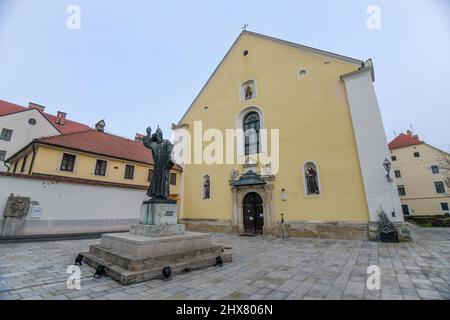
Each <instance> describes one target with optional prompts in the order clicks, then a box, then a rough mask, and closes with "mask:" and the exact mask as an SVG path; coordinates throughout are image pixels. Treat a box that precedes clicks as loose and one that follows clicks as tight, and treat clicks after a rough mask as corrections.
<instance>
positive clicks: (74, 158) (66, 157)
mask: <svg viewBox="0 0 450 320" xmlns="http://www.w3.org/2000/svg"><path fill="white" fill-rule="evenodd" d="M6 161H7V162H8V163H10V167H9V170H8V172H9V173H11V174H21V175H31V176H35V177H38V176H40V177H50V178H63V179H65V180H67V179H70V180H71V181H72V182H78V183H83V182H85V183H87V184H92V183H94V184H95V183H99V184H102V185H105V184H111V185H114V186H124V187H133V186H137V187H148V185H149V182H150V180H151V176H152V172H153V158H152V152H151V151H150V150H149V149H148V148H146V147H145V146H144V144H143V143H142V141H135V140H131V139H127V138H123V137H120V136H117V135H113V134H110V133H106V132H104V131H102V129H98V130H94V129H88V130H84V131H79V132H73V133H67V134H62V135H54V136H48V137H40V138H37V139H34V140H33V141H31V142H30V143H29V144H27V145H26V146H25V147H23V148H22V149H21V150H19V151H18V152H16V153H15V154H14V155H12V156H11V157H10V158H8V159H6ZM181 171H182V170H181V167H179V166H178V165H175V166H174V168H173V169H172V173H171V179H170V180H171V181H170V183H171V195H172V197H173V199H178V196H179V181H180V174H181Z"/></svg>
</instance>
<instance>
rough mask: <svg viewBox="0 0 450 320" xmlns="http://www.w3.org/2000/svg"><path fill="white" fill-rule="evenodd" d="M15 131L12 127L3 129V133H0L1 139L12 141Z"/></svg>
mask: <svg viewBox="0 0 450 320" xmlns="http://www.w3.org/2000/svg"><path fill="white" fill-rule="evenodd" d="M12 134H13V131H12V130H10V129H2V133H1V135H0V140H4V141H11V137H12Z"/></svg>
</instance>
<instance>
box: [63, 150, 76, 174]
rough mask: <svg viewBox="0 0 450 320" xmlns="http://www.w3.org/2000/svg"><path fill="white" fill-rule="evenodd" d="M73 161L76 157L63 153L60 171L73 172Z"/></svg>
mask: <svg viewBox="0 0 450 320" xmlns="http://www.w3.org/2000/svg"><path fill="white" fill-rule="evenodd" d="M75 159H76V156H75V155H74V154H69V153H64V154H63V157H62V160H61V167H60V170H61V171H70V172H73V171H74V169H75Z"/></svg>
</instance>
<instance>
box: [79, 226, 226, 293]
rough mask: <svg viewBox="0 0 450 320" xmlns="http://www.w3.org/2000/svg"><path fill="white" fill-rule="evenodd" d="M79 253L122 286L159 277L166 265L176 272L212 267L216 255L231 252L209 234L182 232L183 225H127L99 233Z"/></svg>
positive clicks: (223, 255) (223, 256) (222, 255)
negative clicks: (97, 239)
mask: <svg viewBox="0 0 450 320" xmlns="http://www.w3.org/2000/svg"><path fill="white" fill-rule="evenodd" d="M164 229H165V230H164ZM164 233H165V234H167V235H161V234H164ZM81 254H82V255H83V256H84V261H85V262H86V263H87V264H89V265H90V266H92V267H94V268H96V267H97V266H98V265H104V266H105V270H106V274H107V275H108V276H110V277H111V278H113V279H115V280H117V281H119V282H120V283H122V284H124V285H129V284H133V283H138V282H143V281H147V280H151V279H157V278H158V279H160V278H161V274H162V270H163V268H164V267H166V266H170V267H171V269H172V273H173V274H176V273H180V272H182V271H183V270H184V269H186V268H189V269H193V270H194V269H199V268H203V267H209V266H214V265H215V264H216V257H218V256H221V257H222V259H223V262H230V261H231V260H232V254H231V251H230V250H227V249H222V247H221V246H218V245H214V244H213V243H212V241H211V235H210V234H207V233H197V232H185V231H184V225H176V226H173V225H172V226H167V227H161V225H159V226H154V225H153V226H151V225H150V226H149V225H135V226H131V229H130V232H128V233H113V234H105V235H103V236H102V239H101V243H100V244H98V245H91V246H90V248H89V252H85V253H81Z"/></svg>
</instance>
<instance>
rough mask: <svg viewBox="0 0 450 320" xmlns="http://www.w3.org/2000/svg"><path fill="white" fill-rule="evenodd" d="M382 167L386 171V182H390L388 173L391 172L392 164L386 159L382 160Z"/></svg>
mask: <svg viewBox="0 0 450 320" xmlns="http://www.w3.org/2000/svg"><path fill="white" fill-rule="evenodd" d="M383 167H384V169H385V170H386V173H387V174H386V177H387V178H388V180H391V178H390V176H389V173H390V172H391V167H392V163H391V162H390V161H389V160H388V159H387V158H386V159H384V162H383Z"/></svg>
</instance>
